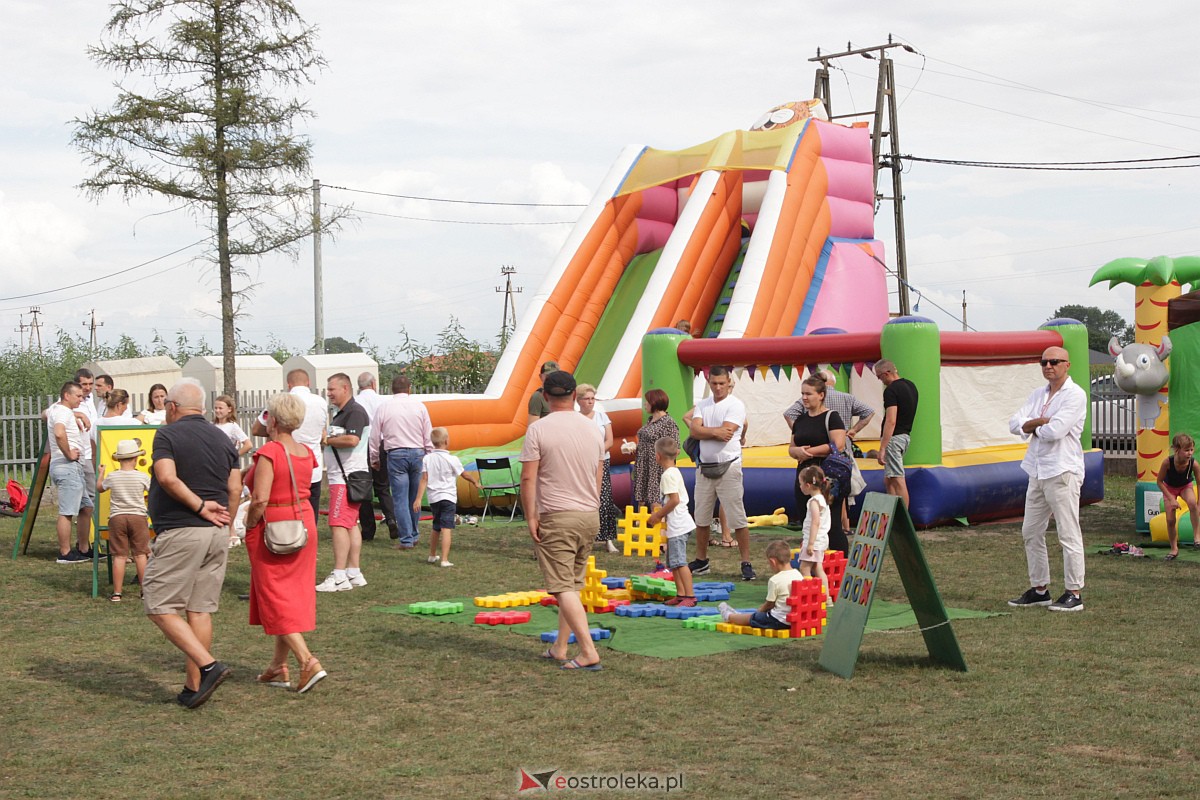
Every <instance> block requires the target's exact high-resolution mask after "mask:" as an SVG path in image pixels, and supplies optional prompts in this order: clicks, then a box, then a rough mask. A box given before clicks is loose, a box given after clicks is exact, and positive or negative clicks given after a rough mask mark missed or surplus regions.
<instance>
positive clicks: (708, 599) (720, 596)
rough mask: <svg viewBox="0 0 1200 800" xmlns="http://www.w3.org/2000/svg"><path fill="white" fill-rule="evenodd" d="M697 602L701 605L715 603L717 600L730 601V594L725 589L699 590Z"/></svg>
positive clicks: (696, 592) (696, 593)
mask: <svg viewBox="0 0 1200 800" xmlns="http://www.w3.org/2000/svg"><path fill="white" fill-rule="evenodd" d="M695 595H696V600H697V602H700V603H714V602H716V601H717V600H728V599H729V592H727V591H726V590H724V589H697V590H696V591H695Z"/></svg>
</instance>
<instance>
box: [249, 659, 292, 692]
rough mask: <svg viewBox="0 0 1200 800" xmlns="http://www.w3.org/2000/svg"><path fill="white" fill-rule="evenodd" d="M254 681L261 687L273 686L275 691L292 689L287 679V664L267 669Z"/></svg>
mask: <svg viewBox="0 0 1200 800" xmlns="http://www.w3.org/2000/svg"><path fill="white" fill-rule="evenodd" d="M255 680H256V681H258V682H259V683H260V684H262V685H263V686H274V687H275V688H276V689H291V688H292V682H291V680H290V679H289V678H288V668H287V664H283V665H281V666H278V667H274V666H272V667H267V668H266V669H265V670H263V671H262V673H261V674H260V675H259V676H258V677H257V678H255Z"/></svg>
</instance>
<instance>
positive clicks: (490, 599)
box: [475, 591, 550, 608]
mask: <svg viewBox="0 0 1200 800" xmlns="http://www.w3.org/2000/svg"><path fill="white" fill-rule="evenodd" d="M549 596H550V595H548V594H546V593H545V592H543V591H532V592H508V593H507V594H493V595H487V596H484V597H476V598H475V605H477V606H482V607H483V608H514V607H516V606H532V605H537V604H538V603H540V602H541V601H542V599H543V598H545V597H549Z"/></svg>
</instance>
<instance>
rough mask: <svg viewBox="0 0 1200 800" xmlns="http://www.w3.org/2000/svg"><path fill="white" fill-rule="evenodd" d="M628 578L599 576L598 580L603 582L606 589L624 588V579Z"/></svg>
mask: <svg viewBox="0 0 1200 800" xmlns="http://www.w3.org/2000/svg"><path fill="white" fill-rule="evenodd" d="M627 580H629V578H601V579H600V582H601V583H603V584H604V588H606V589H624V588H625V581H627Z"/></svg>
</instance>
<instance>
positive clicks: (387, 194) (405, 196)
mask: <svg viewBox="0 0 1200 800" xmlns="http://www.w3.org/2000/svg"><path fill="white" fill-rule="evenodd" d="M321 185H322V186H323V187H324V188H326V189H340V190H342V191H343V192H356V193H358V194H373V195H377V196H379V197H398V198H400V199H401V200H424V201H425V202H428V203H456V204H459V205H467V206H516V207H520V208H587V203H505V202H500V201H494V200H451V199H449V198H445V197H421V196H419V195H412V194H393V193H391V192H374V191H371V190H369V189H351V188H350V187H348V186H331V185H330V184H321ZM355 210H357V209H355ZM430 221H431V222H442V221H443V220H430Z"/></svg>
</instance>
